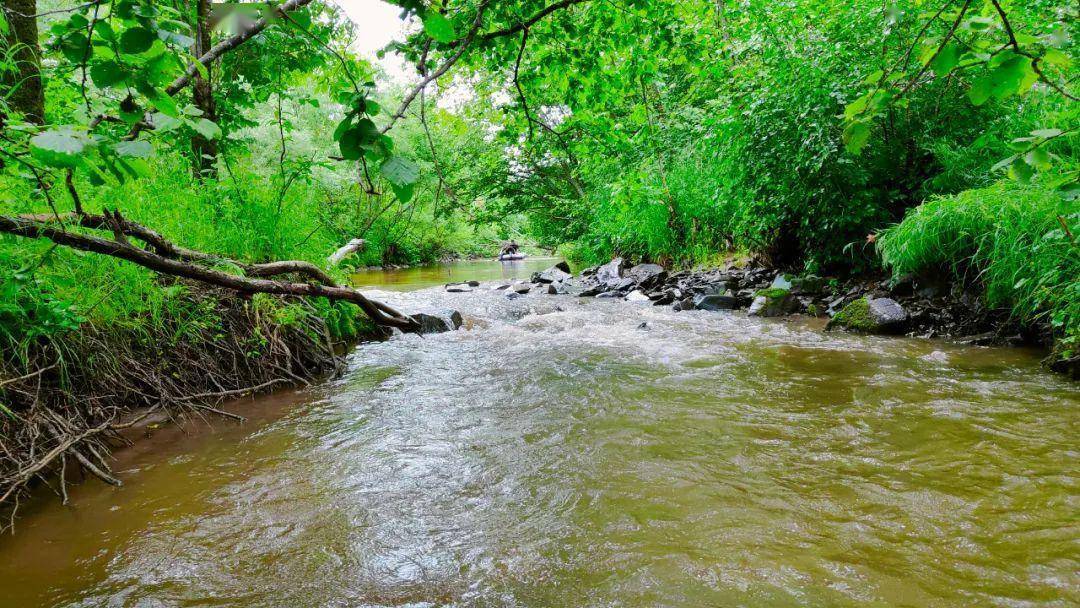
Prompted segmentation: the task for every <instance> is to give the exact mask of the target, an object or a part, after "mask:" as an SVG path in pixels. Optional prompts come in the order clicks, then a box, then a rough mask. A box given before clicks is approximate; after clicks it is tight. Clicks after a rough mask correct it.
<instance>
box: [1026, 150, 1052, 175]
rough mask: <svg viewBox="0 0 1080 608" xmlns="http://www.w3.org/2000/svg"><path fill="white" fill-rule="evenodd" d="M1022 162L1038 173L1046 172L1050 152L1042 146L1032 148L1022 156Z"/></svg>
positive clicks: (1048, 166)
mask: <svg viewBox="0 0 1080 608" xmlns="http://www.w3.org/2000/svg"><path fill="white" fill-rule="evenodd" d="M1024 161H1025V162H1026V163H1027V164H1029V165H1031V166H1032V167H1034V168H1035V169H1038V170H1039V171H1046V170H1047V169H1049V168H1050V152H1048V151H1047V150H1046V148H1044V147H1042V146H1040V147H1038V148H1032V149H1031V150H1029V151H1028V153H1027V154H1025V155H1024Z"/></svg>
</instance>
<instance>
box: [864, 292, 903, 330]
mask: <svg viewBox="0 0 1080 608" xmlns="http://www.w3.org/2000/svg"><path fill="white" fill-rule="evenodd" d="M868 303H869V305H870V307H869V313H870V320H871V321H872V322H873V323H874V326H875V331H878V332H882V333H899V332H903V331H904V328H905V327H906V326H907V322H908V313H907V311H906V310H904V307H903V306H901V305H900V304H899V303H898V302H897V301H896V300H893V299H892V298H874V299H872V300H870V301H869V302H868Z"/></svg>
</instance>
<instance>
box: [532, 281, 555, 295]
mask: <svg viewBox="0 0 1080 608" xmlns="http://www.w3.org/2000/svg"><path fill="white" fill-rule="evenodd" d="M536 293H542V294H547V295H552V296H553V295H555V294H557V293H559V290H558V288H556V287H555V285H553V284H551V283H548V284H546V285H538V286H537V287H536Z"/></svg>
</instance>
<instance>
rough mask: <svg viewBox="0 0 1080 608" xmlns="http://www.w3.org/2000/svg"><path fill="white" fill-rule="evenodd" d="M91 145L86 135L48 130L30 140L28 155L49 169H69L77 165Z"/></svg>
mask: <svg viewBox="0 0 1080 608" xmlns="http://www.w3.org/2000/svg"><path fill="white" fill-rule="evenodd" d="M92 145H93V142H92V141H91V140H90V138H89V137H87V136H86V135H83V134H78V133H73V132H71V131H60V130H50V131H45V132H43V133H38V134H37V135H35V136H33V137H31V138H30V154H32V155H33V156H34V158H36V159H38V160H40V161H41V162H43V163H45V164H46V165H49V166H51V167H65V168H70V167H74V166H76V165H78V164H79V159H80V158H81V156H82V154H83V152H85V151H86V149H87V148H89V147H91V146H92Z"/></svg>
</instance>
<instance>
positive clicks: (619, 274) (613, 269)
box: [596, 258, 627, 284]
mask: <svg viewBox="0 0 1080 608" xmlns="http://www.w3.org/2000/svg"><path fill="white" fill-rule="evenodd" d="M626 267H627V264H626V261H625V260H623V259H622V258H615V259H614V260H611V261H610V262H608V263H607V264H604V265H603V266H600V267H599V268H597V269H596V280H597V281H598V282H600V283H602V284H609V283H611V284H614V283H617V282H619V280H621V279H622V278H623V275H624V274H625V273H626Z"/></svg>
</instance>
